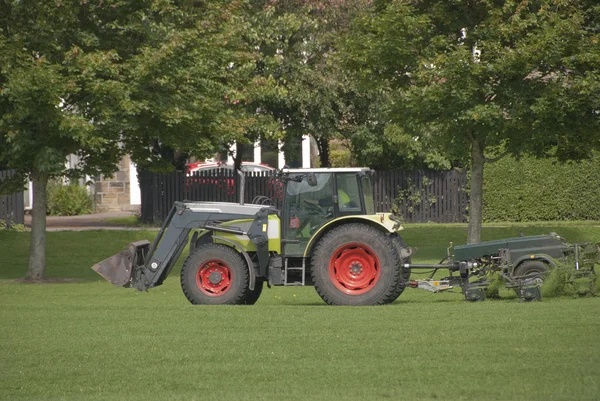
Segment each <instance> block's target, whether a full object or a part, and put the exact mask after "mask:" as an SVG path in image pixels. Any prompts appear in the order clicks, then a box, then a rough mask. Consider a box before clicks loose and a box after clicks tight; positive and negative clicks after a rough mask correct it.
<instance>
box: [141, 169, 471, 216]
mask: <svg viewBox="0 0 600 401" xmlns="http://www.w3.org/2000/svg"><path fill="white" fill-rule="evenodd" d="M139 174H140V177H139V178H140V190H141V194H142V205H141V215H142V220H143V221H145V222H149V223H155V222H160V221H162V220H164V219H165V217H166V216H167V214H168V212H169V210H170V208H171V206H172V205H173V202H175V201H183V200H191V201H205V202H237V201H239V196H238V190H237V189H236V182H237V177H236V176H235V174H234V172H233V171H231V170H226V169H222V170H213V171H207V172H198V173H194V174H193V175H192V176H188V177H186V175H185V173H183V172H175V173H171V174H157V173H151V172H147V171H141V172H140V173H139ZM466 183H467V179H466V174H465V173H463V172H459V171H422V170H416V171H378V172H376V173H375V174H374V176H373V192H374V193H373V196H374V198H373V200H374V203H375V210H376V211H377V212H389V211H391V210H392V209H394V211H396V212H397V213H400V214H401V215H402V216H403V217H404V220H405V221H406V222H410V223H417V222H436V223H459V222H465V221H466V215H467V212H466V210H467V205H468V196H467V192H466V191H465V186H466ZM282 198H283V196H282V185H281V183H280V182H279V181H278V180H277V178H276V176H275V175H274V174H271V173H263V172H248V173H246V174H245V185H244V201H245V202H246V203H270V204H273V205H275V206H276V207H278V208H280V207H281V200H282Z"/></svg>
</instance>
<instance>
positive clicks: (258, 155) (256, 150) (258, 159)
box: [254, 139, 262, 163]
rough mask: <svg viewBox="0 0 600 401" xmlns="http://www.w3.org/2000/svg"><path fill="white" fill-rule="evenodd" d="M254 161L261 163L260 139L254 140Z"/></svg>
mask: <svg viewBox="0 0 600 401" xmlns="http://www.w3.org/2000/svg"><path fill="white" fill-rule="evenodd" d="M254 163H262V154H261V148H260V139H259V140H258V141H256V142H254Z"/></svg>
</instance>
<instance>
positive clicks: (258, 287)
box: [243, 279, 265, 305]
mask: <svg viewBox="0 0 600 401" xmlns="http://www.w3.org/2000/svg"><path fill="white" fill-rule="evenodd" d="M264 283H265V282H264V281H263V280H261V279H256V283H254V290H248V293H247V294H246V299H244V302H243V303H244V305H254V304H255V303H256V301H258V298H260V294H262V291H263V284H264Z"/></svg>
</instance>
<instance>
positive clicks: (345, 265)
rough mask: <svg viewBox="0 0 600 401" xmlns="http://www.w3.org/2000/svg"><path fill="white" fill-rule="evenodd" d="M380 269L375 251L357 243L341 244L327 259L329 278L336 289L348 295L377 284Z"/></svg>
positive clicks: (361, 292)
mask: <svg viewBox="0 0 600 401" xmlns="http://www.w3.org/2000/svg"><path fill="white" fill-rule="evenodd" d="M380 271H381V269H380V266H379V258H378V257H377V255H375V252H373V250H372V249H371V248H369V247H368V246H365V245H363V244H359V243H350V244H345V245H342V246H341V247H339V248H338V249H336V251H335V252H334V253H333V255H332V256H331V259H329V278H330V279H331V281H332V282H333V284H334V285H335V286H336V288H337V289H338V290H340V291H342V292H343V293H345V294H349V295H361V294H364V293H366V292H369V291H370V290H371V289H372V288H373V287H375V285H376V284H377V281H378V280H379V274H380Z"/></svg>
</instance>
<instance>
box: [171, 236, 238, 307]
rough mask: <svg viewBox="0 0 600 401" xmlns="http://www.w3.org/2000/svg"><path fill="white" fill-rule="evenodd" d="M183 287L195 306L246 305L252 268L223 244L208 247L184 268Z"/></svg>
mask: <svg viewBox="0 0 600 401" xmlns="http://www.w3.org/2000/svg"><path fill="white" fill-rule="evenodd" d="M181 288H182V289H183V293H184V294H185V297H186V298H187V299H188V300H189V301H190V302H191V303H192V304H194V305H201V304H231V305H237V304H244V303H245V302H244V301H245V299H246V296H247V294H248V292H249V291H250V290H249V289H248V268H247V267H246V263H245V262H244V260H243V259H242V257H241V256H240V254H239V253H237V252H236V251H235V250H233V249H232V248H231V247H229V246H226V245H222V244H205V245H202V246H200V247H198V248H196V249H195V250H194V252H192V253H191V254H190V255H189V256H188V257H187V259H186V260H185V262H184V263H183V267H182V268H181Z"/></svg>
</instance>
